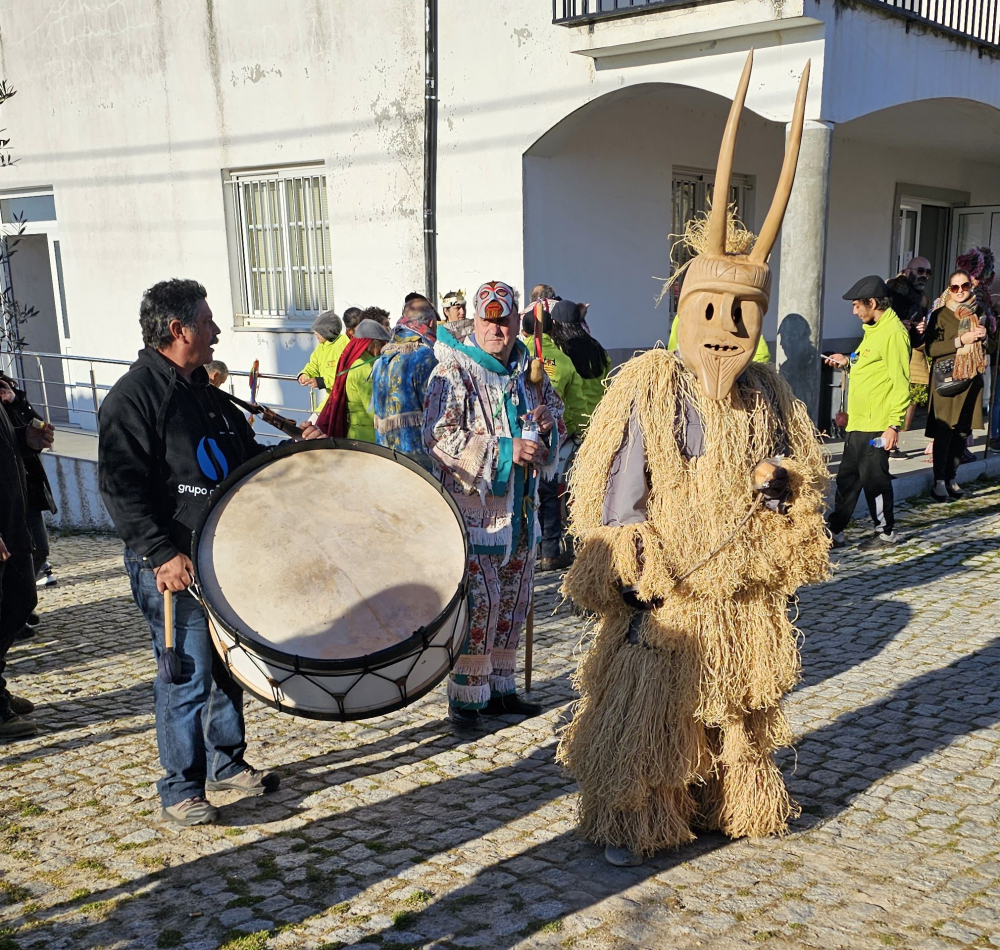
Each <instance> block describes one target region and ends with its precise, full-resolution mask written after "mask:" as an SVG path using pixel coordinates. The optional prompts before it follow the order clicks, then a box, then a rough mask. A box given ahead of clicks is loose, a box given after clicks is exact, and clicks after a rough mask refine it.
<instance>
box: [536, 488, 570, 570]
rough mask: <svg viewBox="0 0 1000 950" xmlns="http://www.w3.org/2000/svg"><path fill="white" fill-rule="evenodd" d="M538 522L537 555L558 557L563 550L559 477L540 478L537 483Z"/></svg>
mask: <svg viewBox="0 0 1000 950" xmlns="http://www.w3.org/2000/svg"><path fill="white" fill-rule="evenodd" d="M538 523H539V527H541V529H542V539H541V541H540V542H539V545H538V556H539V557H559V555H560V554H562V550H563V531H564V527H563V522H562V509H561V507H560V505H559V479H558V478H553V479H551V480H546V479H544V478H543V479H541V481H539V483H538Z"/></svg>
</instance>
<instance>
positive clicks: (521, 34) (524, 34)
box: [511, 26, 531, 49]
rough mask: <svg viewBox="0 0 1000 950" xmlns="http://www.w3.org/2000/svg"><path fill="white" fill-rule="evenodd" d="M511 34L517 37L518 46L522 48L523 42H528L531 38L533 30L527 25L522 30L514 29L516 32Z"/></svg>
mask: <svg viewBox="0 0 1000 950" xmlns="http://www.w3.org/2000/svg"><path fill="white" fill-rule="evenodd" d="M511 36H514V37H516V38H517V48H518V49H520V48H521V46H522V44H524V43H527V42H528V40H530V39H531V30H529V29H528V28H527V27H526V26H525V27H522V28H521V29H520V30H514V32H513V33H512V34H511Z"/></svg>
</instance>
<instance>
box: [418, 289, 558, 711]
mask: <svg viewBox="0 0 1000 950" xmlns="http://www.w3.org/2000/svg"><path fill="white" fill-rule="evenodd" d="M519 321H520V317H519V316H518V312H517V307H516V305H515V300H514V291H513V290H512V289H511V288H510V287H509V286H508V285H507V284H505V283H502V282H501V281H491V282H490V283H486V284H483V286H482V287H480V288H479V290H478V291H477V292H476V298H475V320H474V321H473V326H472V332H471V333H468V335H467V336H465V337H462V338H457V337H455V336H453V335H452V333H451V332H450V329H449V328H452V327H453V326H454V325H453V324H440V325H439V326H438V329H437V344H436V345H435V347H434V353H435V355H436V356H437V360H438V365H437V366H436V367H435V369H434V371H433V372H432V373H431V377H430V381H429V383H428V387H427V398H426V401H425V405H424V409H425V413H424V428H423V438H424V445H425V446H426V447H427V452H428V454H429V455H430V457H431V462H432V465H433V471H434V474H435V475H437V477H438V478H440V479H441V482H442V483H443V484H444V486H445V488H447V489H448V491H449V492H450V493H451V495H452V497H454V499H455V501H456V502H457V504H458V507H459V509H460V510H461V512H462V517H463V518H464V519H465V524H466V527H467V528H468V530H469V542H470V545H471V552H470V557H469V576H470V583H471V593H470V598H471V621H470V629H469V634H468V637H467V638H466V641H465V643H464V645H463V647H462V652H461V655H460V656H459V658H458V662H457V663H456V664H455V668H454V670H453V671H452V673H451V677H450V678H449V680H448V702H449V715H450V718H451V720H452V722H453V723H454V724H455V725H456V726H458V727H459V728H468V727H474V726H475V725H476V723H477V722H479V720H480V717H481V711H485V712H486V713H487V714H488V715H491V714H492V715H499V714H502V713H521V714H523V715H529V716H532V715H537V714H538V713H539V712H541V707H540V706H537V705H536V704H534V703H528V702H525V701H524V700H522V699H521V698H520V697H519V696H518V695H517V693H516V691H515V684H514V670H515V667H516V656H517V646H518V642H519V640H520V637H521V629H522V627H523V626H524V621H525V617H526V615H527V612H528V605H529V603H530V601H531V589H532V582H533V580H534V574H535V545H536V543H537V541H538V528H537V519H536V518H535V515H534V511H535V506H536V505H537V503H538V477H539V474H541V475H542V476H543V477H549V473H551V472H552V471H554V470H555V466H556V464H557V460H558V453H559V444H560V442H561V440H562V439H563V438H564V435H565V428H564V426H563V422H562V412H563V407H562V403H561V402H560V400H559V397H558V396H557V395H556V394H555V392H554V391H553V389H552V386H551V385H550V384H549V381H548V378H547V377H546V376H545V373H544V372H539V373H537V374H535V378H536V380H537V381H536V382H533V381H532V379H531V376H532V374H531V373H530V366H531V359H530V357H529V355H528V351H527V349H526V348H525V346H524V344H523V343H521V342H520V341H519V340H518V339H517V330H518V326H519ZM538 377H541V378H540V379H538ZM535 429H537V431H532V430H535ZM532 436H533V437H534V438H532Z"/></svg>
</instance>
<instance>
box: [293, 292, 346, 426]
mask: <svg viewBox="0 0 1000 950" xmlns="http://www.w3.org/2000/svg"><path fill="white" fill-rule="evenodd" d="M312 331H313V336H315V337H316V340H317V343H318V345H317V347H316V349H314V350H313V351H312V356H310V357H309V362H308V363H306V365H305V366H303V367H302V372H301V373H299V385H300V386H308V387H310V388H311V389H323V390H325V391H326V393H327V395H326V396H325V397H324V398H323V401H322V402H321V403H320V404H319V405H318V406H317V407H316V411H317V412H319V411H320V410H321V409H322V408H323V406H325V405H326V400H327V398H329V394H330V390H331V389H332V388H333V380H334V378H335V377H336V375H337V361H338V360H339V359H340V354H341V353H343V352H344V347H345V346H347V344H348V343H350V338H349V337H348V335H347V334H346V333H345V332H343V331H344V324H343V322H342V321H341V319H340V317H338V316H337V314H335V313H334V312H333V311H332V310H326V311H324V312H323V313H321V314H320V315H319V316H318V317H317V318H316V319H315V320H314V321H313V325H312Z"/></svg>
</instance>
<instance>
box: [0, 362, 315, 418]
mask: <svg viewBox="0 0 1000 950" xmlns="http://www.w3.org/2000/svg"><path fill="white" fill-rule="evenodd" d="M2 355H4V356H7V357H8V358H9V357H12V356H14V354H10V353H5V354H2ZM17 356H18V357H19V358H20V364H21V365H20V370H21V371H20V373H18V375H19V376H20V377H21V379H20V382H21V383H22V385H24V384H26V383H35V384H37V385H38V387H39V390H40V396H41V408H42V413H43V415H44V418H45V421H46V422H51V421H52V412H53V410H57V411H64V412H65V413H66V414H67V416H68V415H69V414H70V413H73V414H77V413H79V414H82V415H83V416H84V417H86V418H88V419H89V418H90V417H93V420H94V424H95V427H96V422H97V414H98V412H99V411H100V407H101V399H102V398H103V395H104V394H106V393H107V392H108V391H109V390H110V389H111V387H112V386H113V385H114V382H112V383H98V381H97V376H96V374H95V372H94V367H95V366H97V365H107V366H126V367H127V366H131V365H132V363H133V362H134V361H133V360H118V359H112V358H110V357H106V356H81V355H78V354H76V353H46V352H44V351H40V350H24V351H22V352H21V353H19V354H17ZM26 359H30V360H34V362H35V365H36V366H37V368H38V375H37V377H31V376H29V375H28V374H27V373H26V371H25V369H24V362H25V360H26ZM43 360H58V361H59V362H60V363H64V362H65V363H71V362H72V363H86V364H88V367H89V376H90V379H89V388H90V402H91V403H92V405H93V408H90V407H84V406H81V405H79V404H78V403H77V402H76V400H75V399H73V403H74V404H73V405H70V398H71V397H70V396H69V394H67V401H66V402H65V403H59V402H54V401H51V400H50V389H52V388H62V389H64V390H66V391H70V390H73V389H76V388H78V387H83V388H86V387H87V385H88V384H87V383H84V382H82V381H80V382H77V381H73V380H68V381H66V380H64V381H62V382H56V381H53V380H51V379H46V375H45V367H44V363H43ZM257 376H258V378H259V379H262V380H274V381H277V382H297V381H298V376H289V375H286V374H284V373H258V374H257ZM249 377H250V373H249V372H248V371H246V370H230V371H229V391H230V392H231V393H233V395H235V394H236V393H235V391H234V387H233V382H232V381H233V379H234V378H239V379H249ZM115 382H117V380H115ZM306 392H308V394H309V406H308V407H307V408H303V407H300V406H285V405H279V404H275V403H274V402H273V401H271V400H267V404H268V405H269V406H270V407H271V408H272V409H274V410H275V411H277V412H279V413H281V414H283V415H289V416H291V417H293V418H295V417H300V418H303V419H305V418H308V417H309V416H310V415H311V414H312V413H314V412H315V411H316V409H317V398H316V397H317V390H315V389H311V388H310V389H307V390H306ZM32 398H33V397H32ZM261 436H263V437H271V436H270V433H263V432H262V433H261ZM273 438H283V436H278V435H275V436H273Z"/></svg>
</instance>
